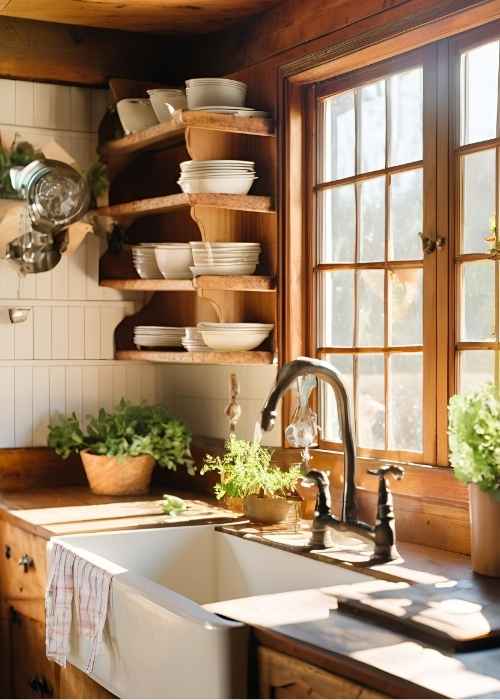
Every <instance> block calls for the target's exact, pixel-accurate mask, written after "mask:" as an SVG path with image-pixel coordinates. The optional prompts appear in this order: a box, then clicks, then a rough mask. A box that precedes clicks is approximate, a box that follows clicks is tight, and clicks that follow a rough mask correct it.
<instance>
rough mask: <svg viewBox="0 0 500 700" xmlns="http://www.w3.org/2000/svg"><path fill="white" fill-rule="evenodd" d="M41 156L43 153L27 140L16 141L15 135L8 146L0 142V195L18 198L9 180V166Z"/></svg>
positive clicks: (24, 163)
mask: <svg viewBox="0 0 500 700" xmlns="http://www.w3.org/2000/svg"><path fill="white" fill-rule="evenodd" d="M43 157H44V155H43V153H42V152H41V151H38V150H37V149H36V148H35V147H34V146H32V145H31V143H28V141H17V135H16V137H15V138H14V141H13V142H12V144H11V145H10V146H9V147H8V148H5V147H4V146H2V145H1V144H0V197H8V198H10V199H18V198H19V195H18V193H17V192H16V190H15V189H14V188H13V187H12V183H11V181H10V169H11V168H14V167H16V166H21V167H24V166H25V165H29V163H31V162H32V161H34V160H39V159H41V158H42V159H43Z"/></svg>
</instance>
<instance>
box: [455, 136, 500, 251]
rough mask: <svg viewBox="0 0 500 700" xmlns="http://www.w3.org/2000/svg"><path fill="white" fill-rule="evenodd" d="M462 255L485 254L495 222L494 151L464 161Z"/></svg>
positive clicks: (465, 157)
mask: <svg viewBox="0 0 500 700" xmlns="http://www.w3.org/2000/svg"><path fill="white" fill-rule="evenodd" d="M462 162H463V188H462V191H463V195H462V196H463V234H462V236H463V240H462V252H464V253H486V252H487V251H488V250H489V249H490V245H489V244H488V241H486V240H485V239H486V238H488V236H489V235H490V234H491V230H492V226H493V225H494V222H495V164H496V158H495V150H494V149H491V150H488V151H480V152H479V153H472V154H471V155H468V156H464V158H463V161H462Z"/></svg>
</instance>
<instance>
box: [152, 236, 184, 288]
mask: <svg viewBox="0 0 500 700" xmlns="http://www.w3.org/2000/svg"><path fill="white" fill-rule="evenodd" d="M155 255H156V264H157V265H158V269H159V270H160V272H161V274H162V275H163V276H164V277H165V279H176V280H184V279H191V277H192V274H191V270H190V267H191V265H192V264H193V253H192V252H191V246H190V245H189V243H186V244H184V245H179V244H173V245H172V246H167V245H166V244H163V245H161V246H159V247H158V248H155Z"/></svg>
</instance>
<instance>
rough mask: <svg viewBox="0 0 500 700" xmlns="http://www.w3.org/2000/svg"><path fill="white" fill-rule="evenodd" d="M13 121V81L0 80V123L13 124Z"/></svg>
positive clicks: (14, 93) (14, 105) (14, 98)
mask: <svg viewBox="0 0 500 700" xmlns="http://www.w3.org/2000/svg"><path fill="white" fill-rule="evenodd" d="M15 120H16V90H15V82H14V81H13V80H0V123H4V124H14V123H15Z"/></svg>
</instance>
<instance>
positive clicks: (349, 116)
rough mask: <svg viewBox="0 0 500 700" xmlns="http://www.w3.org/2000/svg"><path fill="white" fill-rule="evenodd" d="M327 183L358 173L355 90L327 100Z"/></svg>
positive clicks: (325, 150) (325, 138)
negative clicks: (356, 170)
mask: <svg viewBox="0 0 500 700" xmlns="http://www.w3.org/2000/svg"><path fill="white" fill-rule="evenodd" d="M324 110H325V111H324V115H325V123H324V153H323V163H324V166H323V180H324V181H327V182H328V181H329V180H340V179H341V178H343V177H351V175H354V173H355V167H356V166H355V163H356V157H355V119H354V90H350V91H349V92H343V93H342V94H340V95H335V97H330V98H329V99H328V100H325V106H324Z"/></svg>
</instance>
